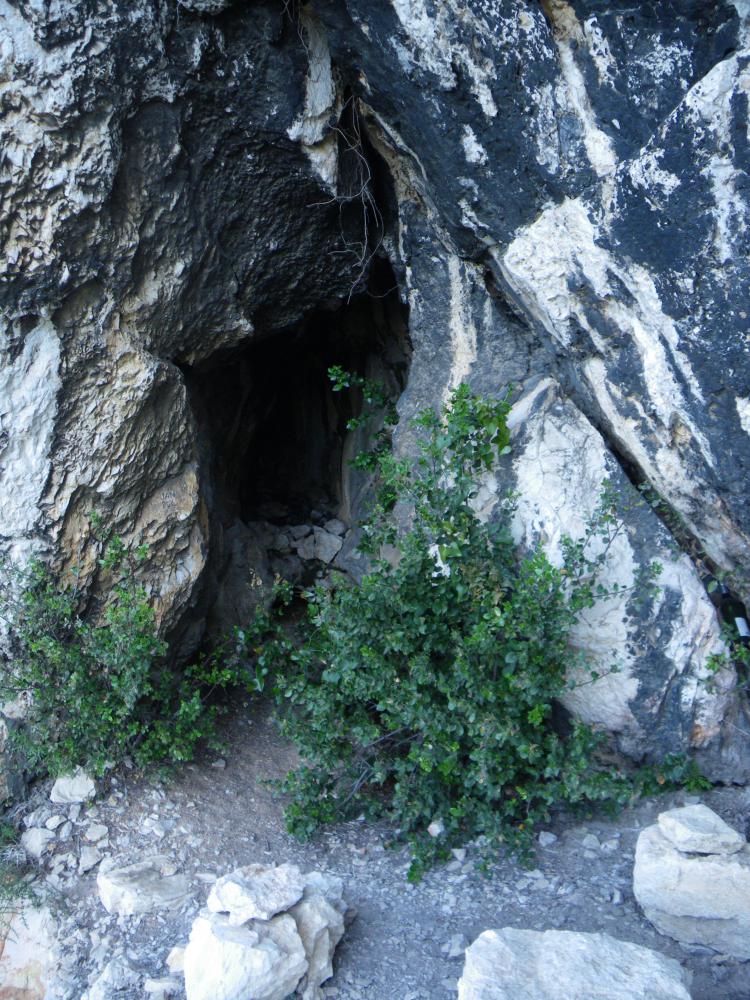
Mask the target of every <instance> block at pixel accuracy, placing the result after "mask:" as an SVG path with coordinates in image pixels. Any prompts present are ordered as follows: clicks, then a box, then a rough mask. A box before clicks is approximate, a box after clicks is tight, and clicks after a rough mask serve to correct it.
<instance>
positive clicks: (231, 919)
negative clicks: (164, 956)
mask: <svg viewBox="0 0 750 1000" xmlns="http://www.w3.org/2000/svg"><path fill="white" fill-rule="evenodd" d="M342 893H343V887H342V883H341V880H340V879H338V878H335V877H333V876H330V875H325V874H323V873H322V872H309V873H308V874H306V875H303V874H302V873H301V872H300V870H299V868H297V867H295V866H294V865H290V864H285V865H280V866H279V867H277V868H270V867H265V866H264V865H248V866H246V867H244V868H238V869H237V870H236V871H234V872H232V873H231V874H229V875H225V876H223V877H222V878H220V879H219V880H218V881H217V882H216V883H215V885H214V886H213V887H212V889H211V892H210V894H209V897H208V903H207V905H206V908H205V909H203V910H202V911H201V913H200V914H199V916H198V917H197V918H196V920H195V922H194V924H193V928H192V931H191V933H190V940H189V942H188V945H187V948H186V949H185V955H184V974H185V991H186V994H187V1000H247V998H248V997H252V998H253V1000H284V998H285V997H287V996H289V995H290V994H291V993H294V991H295V990H296V991H297V992H298V994H299V996H300V997H301V998H302V1000H319V998H321V997H322V993H321V990H320V986H321V984H322V983H324V982H325V981H326V980H327V979H329V978H330V977H331V975H332V974H333V967H332V964H331V963H332V959H333V953H334V951H335V949H336V946H337V945H338V943H339V941H340V940H341V938H342V936H343V934H344V926H345V922H346V920H347V917H348V916H349V915H350V911H349V908H348V907H347V904H346V903H345V902H344V899H343V894H342Z"/></svg>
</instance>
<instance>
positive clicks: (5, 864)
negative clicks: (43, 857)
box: [0, 822, 31, 953]
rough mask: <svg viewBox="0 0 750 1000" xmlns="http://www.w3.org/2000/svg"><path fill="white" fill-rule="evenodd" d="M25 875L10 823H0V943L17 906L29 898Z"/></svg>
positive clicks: (23, 861)
mask: <svg viewBox="0 0 750 1000" xmlns="http://www.w3.org/2000/svg"><path fill="white" fill-rule="evenodd" d="M25 875H26V852H25V851H24V850H23V848H22V847H20V846H19V844H18V843H17V835H16V831H15V830H14V829H13V827H12V826H11V825H10V823H2V822H0V941H1V940H2V938H3V937H4V936H5V935H6V934H7V933H8V928H9V927H10V922H11V920H12V919H13V915H14V914H15V913H16V911H17V910H18V908H19V906H21V905H22V904H23V903H24V901H25V900H27V899H29V898H30V897H31V888H30V886H29V883H28V882H27V881H26V878H25ZM0 953H1V952H0Z"/></svg>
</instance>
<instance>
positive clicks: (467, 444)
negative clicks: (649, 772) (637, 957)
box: [249, 387, 656, 877]
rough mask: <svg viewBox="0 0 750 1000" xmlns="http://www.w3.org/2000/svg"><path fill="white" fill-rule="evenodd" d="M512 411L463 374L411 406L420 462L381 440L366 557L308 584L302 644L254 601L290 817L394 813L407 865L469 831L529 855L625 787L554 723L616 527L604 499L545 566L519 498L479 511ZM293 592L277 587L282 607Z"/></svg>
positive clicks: (587, 743)
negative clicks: (342, 573)
mask: <svg viewBox="0 0 750 1000" xmlns="http://www.w3.org/2000/svg"><path fill="white" fill-rule="evenodd" d="M508 409H509V403H508V401H507V399H506V400H501V401H489V400H484V399H481V398H479V397H477V396H475V395H472V394H471V393H470V392H469V390H468V389H467V388H466V387H461V388H459V389H458V390H457V391H456V392H455V393H454V394H453V396H452V399H451V400H450V404H449V406H448V407H446V408H445V409H444V410H443V412H442V413H440V414H437V413H434V412H432V411H428V412H424V413H423V414H422V415H421V417H420V418H419V420H418V426H419V430H420V442H419V454H418V456H417V459H416V463H414V464H413V463H410V462H408V461H397V460H396V459H395V458H394V456H393V455H392V454H390V453H389V452H387V451H386V450H383V449H379V450H378V451H377V452H376V455H375V461H376V463H377V466H378V469H379V474H380V481H381V489H380V495H379V498H378V502H377V503H376V504H375V509H374V511H373V516H372V518H371V519H370V521H369V522H368V524H367V525H366V526H365V528H364V534H363V543H362V546H361V547H362V548H364V550H365V551H366V552H368V553H370V554H371V555H372V556H373V557H374V562H373V564H372V568H371V571H370V572H369V573H368V574H367V575H366V576H365V577H364V579H363V580H362V583H361V585H359V586H357V585H353V584H349V583H340V584H339V585H337V586H336V587H335V588H334V589H332V590H324V589H318V590H317V591H315V592H313V593H311V594H309V595H307V596H308V601H309V604H308V610H309V620H308V622H307V625H306V626H305V627H303V628H302V640H301V643H300V644H299V645H297V646H295V644H293V643H292V641H291V640H290V639H288V638H285V636H284V633H283V632H282V631H280V630H279V629H278V628H275V627H274V622H273V620H272V618H270V617H269V616H268V614H267V613H265V612H264V613H262V614H261V615H260V616H259V618H258V620H257V621H256V624H255V628H254V630H251V632H252V634H251V635H250V637H249V638H250V641H251V642H252V644H253V645H254V646H255V648H256V649H258V650H259V651H260V653H261V658H262V659H261V661H260V670H261V673H267V674H268V675H269V676H270V677H271V679H272V683H273V687H274V690H275V692H276V696H277V698H278V700H279V702H280V703H281V704H282V705H285V706H286V709H285V710H284V712H283V727H284V729H285V731H286V733H287V734H288V735H289V736H290V737H291V738H292V739H293V740H294V742H295V743H296V745H297V747H298V748H299V751H300V753H301V755H302V758H303V760H304V763H303V765H302V766H301V767H300V768H299V769H298V770H297V771H295V772H293V773H291V774H290V775H289V776H288V778H287V780H286V783H285V788H286V791H287V792H288V793H290V795H291V802H290V804H289V806H288V809H287V821H288V825H289V828H290V830H291V831H292V832H294V833H297V834H299V835H302V836H307V835H309V834H310V833H312V831H313V830H315V829H316V827H318V826H319V825H320V824H322V823H328V822H331V821H333V820H335V819H340V818H344V817H346V816H351V815H356V814H358V813H360V812H364V813H365V814H366V815H367V816H369V817H375V816H384V817H387V818H388V819H389V820H391V821H393V822H394V823H396V824H397V825H398V826H399V827H400V829H401V830H402V831H403V833H404V835H405V836H406V837H408V839H409V840H410V841H411V842H412V844H413V850H414V863H413V866H412V875H413V876H414V877H418V876H419V874H420V872H421V871H422V869H423V867H424V866H425V865H426V864H428V863H430V862H431V861H432V860H434V859H435V858H436V857H440V856H445V855H446V854H447V851H448V849H449V848H450V847H451V846H455V845H458V844H460V843H463V842H465V841H466V840H467V839H468V838H473V837H477V836H480V835H481V836H482V837H483V838H484V841H485V843H486V845H487V847H488V848H489V849H493V848H497V847H498V846H499V845H501V844H502V845H505V846H507V847H510V848H511V849H514V850H516V851H519V852H521V853H522V854H523V853H524V852H527V851H528V849H529V847H530V844H531V840H532V835H533V830H534V828H535V826H536V825H537V824H538V823H539V822H541V821H545V820H546V819H547V818H548V816H549V812H550V808H551V807H552V806H553V805H556V804H566V803H567V804H573V803H587V802H596V801H602V800H612V799H617V800H621V799H623V798H626V797H627V796H628V795H629V794H630V786H629V784H628V780H627V779H626V778H625V776H623V775H619V774H617V773H613V772H612V770H611V765H610V767H609V768H608V767H607V766H605V765H604V764H599V763H598V762H597V747H598V745H599V737H598V736H597V734H596V733H594V732H593V731H592V730H591V729H590V728H587V727H586V726H584V725H583V724H582V723H580V722H570V723H568V724H567V729H568V731H567V732H566V733H565V734H564V735H563V733H562V732H561V729H560V727H559V725H558V724H556V720H555V704H556V701H557V699H559V698H560V697H561V695H563V693H564V692H565V690H566V683H567V682H566V673H567V671H568V668H569V667H570V666H571V663H572V660H573V657H572V653H571V649H570V643H569V635H570V630H571V627H572V626H573V625H574V623H575V622H576V620H577V618H578V616H579V614H580V612H581V611H582V610H583V609H584V608H588V607H591V606H592V604H593V603H594V601H595V600H596V599H598V598H601V597H606V596H607V594H608V593H609V592H608V591H607V590H606V588H604V587H603V586H602V585H601V583H600V582H599V579H598V576H599V570H600V568H601V565H602V563H603V561H604V560H605V558H606V552H607V548H608V543H609V542H611V540H612V538H613V535H614V534H615V533H616V532H618V531H619V530H621V525H620V524H619V522H618V520H617V517H616V515H615V512H614V507H613V501H612V498H611V497H609V496H608V497H605V498H604V500H603V502H602V505H601V507H600V509H599V510H598V512H597V514H596V516H595V518H594V519H593V521H592V523H591V525H590V526H589V530H588V531H587V533H586V536H585V538H584V539H583V540H580V541H577V542H573V541H570V540H568V541H567V542H566V544H565V545H564V565H563V566H562V568H556V567H555V566H553V565H552V564H551V562H550V561H549V559H548V558H547V556H546V555H545V553H544V551H543V550H542V549H541V548H537V549H536V550H535V551H532V552H530V553H528V554H527V555H525V556H524V557H519V555H518V552H517V549H516V546H515V545H514V542H513V539H512V537H511V531H510V522H511V517H512V513H513V504H512V501H507V502H506V503H505V504H504V506H503V510H502V513H501V516H500V518H499V520H498V521H497V522H495V523H484V522H482V521H481V520H480V519H479V518H478V517H477V514H476V513H475V511H474V508H473V506H472V501H473V500H474V498H475V496H476V494H477V490H478V482H479V479H480V477H481V475H482V474H483V473H484V472H485V471H487V470H489V469H490V468H491V467H492V465H493V463H494V461H495V460H496V457H497V456H498V455H502V454H504V453H505V452H507V450H508V443H509V435H508V430H507V426H506V417H507V413H508ZM395 513H398V514H400V516H401V519H402V520H403V518H404V516H408V518H409V519H410V524H409V527H408V529H407V530H402V531H400V532H399V531H398V530H397V520H398V519H397V518H396V517H395V516H394V514H395ZM384 545H387V546H390V547H391V550H390V551H391V555H390V558H388V559H384V558H380V557H379V554H380V553H381V552H382V551H384V550H383V546H384ZM653 572H656V567H654V570H653ZM644 582H645V583H646V584H648V582H649V581H648V580H646V581H644ZM289 600H290V591H289V589H288V588H282V589H281V590H280V592H279V603H280V606H281V608H282V609H283V606H284V605H285V604H288V602H289ZM268 641H270V646H264V642H268ZM595 678H596V675H595V674H594V675H593V676H592V680H594V679H595ZM435 834H437V835H435Z"/></svg>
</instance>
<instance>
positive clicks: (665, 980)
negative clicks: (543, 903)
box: [458, 927, 690, 1000]
mask: <svg viewBox="0 0 750 1000" xmlns="http://www.w3.org/2000/svg"><path fill="white" fill-rule="evenodd" d="M689 984H690V975H689V973H687V972H685V970H684V969H682V968H681V967H680V964H679V962H675V961H674V959H672V958H666V957H665V956H663V955H659V954H658V952H655V951H651V950H650V949H648V948H643V947H641V946H640V945H635V944H630V943H628V942H626V941H618V940H616V939H615V938H613V937H611V936H610V935H609V934H578V933H574V932H572V931H543V932H540V931H527V930H517V929H516V928H514V927H504V928H502V929H501V930H492V931H484V933H483V934H480V935H479V937H478V938H477V939H476V941H475V942H474V943H473V944H472V945H471V946H470V947H469V948H468V949H467V951H466V963H465V965H464V971H463V975H462V976H461V979H460V980H459V983H458V1000H520V998H523V1000H558V998H560V997H596V1000H636V998H641V1000H690V993H689V991H688V986H689Z"/></svg>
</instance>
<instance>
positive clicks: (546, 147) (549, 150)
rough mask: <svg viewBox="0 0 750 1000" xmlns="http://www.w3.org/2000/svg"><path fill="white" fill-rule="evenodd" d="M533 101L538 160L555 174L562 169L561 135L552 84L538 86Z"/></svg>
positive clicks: (535, 145)
mask: <svg viewBox="0 0 750 1000" xmlns="http://www.w3.org/2000/svg"><path fill="white" fill-rule="evenodd" d="M532 103H533V106H534V108H535V110H536V115H535V117H534V120H533V133H534V147H535V156H536V160H537V163H540V164H541V165H542V166H543V167H546V168H547V170H549V172H550V173H552V174H555V173H557V171H558V170H559V169H560V136H559V132H558V123H557V111H558V109H557V104H556V103H555V92H554V90H553V88H552V84H551V83H545V84H543V85H542V86H541V87H538V88H537V89H536V90H535V91H534V93H533V97H532Z"/></svg>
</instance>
